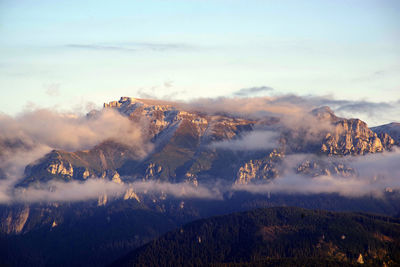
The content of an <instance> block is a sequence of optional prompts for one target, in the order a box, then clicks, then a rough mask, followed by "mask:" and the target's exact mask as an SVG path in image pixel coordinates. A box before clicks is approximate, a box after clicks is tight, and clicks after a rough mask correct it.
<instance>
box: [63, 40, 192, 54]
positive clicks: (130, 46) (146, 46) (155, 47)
mask: <svg viewBox="0 0 400 267" xmlns="http://www.w3.org/2000/svg"><path fill="white" fill-rule="evenodd" d="M65 47H67V48H71V49H86V50H103V51H121V52H139V51H156V52H165V51H185V50H193V49H195V48H197V47H195V46H193V45H189V44H182V43H140V42H138V43H135V42H131V43H129V42H127V43H98V44H67V45H65Z"/></svg>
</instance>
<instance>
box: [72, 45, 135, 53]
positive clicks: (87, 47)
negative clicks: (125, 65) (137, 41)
mask: <svg viewBox="0 0 400 267" xmlns="http://www.w3.org/2000/svg"><path fill="white" fill-rule="evenodd" d="M66 47H67V48H74V49H85V50H103V51H125V52H135V51H137V50H136V49H134V48H131V47H123V46H113V45H97V44H67V45H66Z"/></svg>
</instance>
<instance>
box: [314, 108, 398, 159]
mask: <svg viewBox="0 0 400 267" xmlns="http://www.w3.org/2000/svg"><path fill="white" fill-rule="evenodd" d="M311 114H313V115H314V116H315V117H316V118H317V120H318V121H320V122H321V123H326V122H330V124H331V126H332V127H330V130H328V131H326V132H325V133H324V131H323V130H322V132H321V134H323V138H322V140H321V145H320V146H319V148H320V152H322V153H324V154H327V155H342V156H343V155H364V154H367V153H376V152H382V151H385V150H391V148H392V146H393V145H394V143H395V142H394V140H393V139H392V138H391V137H390V136H389V135H388V134H387V133H386V132H383V131H381V132H379V133H378V134H377V133H375V132H373V131H371V130H370V129H369V128H368V126H367V124H366V123H365V122H363V121H361V120H359V119H344V118H339V117H337V116H336V115H335V114H334V113H333V111H332V110H331V109H330V108H329V107H321V108H317V109H314V110H313V111H311ZM317 142H318V141H317ZM315 152H317V151H315Z"/></svg>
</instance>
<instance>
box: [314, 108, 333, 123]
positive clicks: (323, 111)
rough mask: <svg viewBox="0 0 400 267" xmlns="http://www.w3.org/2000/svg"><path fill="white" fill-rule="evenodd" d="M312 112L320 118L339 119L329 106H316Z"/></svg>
mask: <svg viewBox="0 0 400 267" xmlns="http://www.w3.org/2000/svg"><path fill="white" fill-rule="evenodd" d="M311 114H313V115H314V116H316V117H318V118H319V119H329V120H332V121H333V120H336V119H338V117H337V116H336V115H335V113H334V112H333V110H332V109H331V108H330V107H328V106H322V107H319V108H315V109H313V110H312V111H311Z"/></svg>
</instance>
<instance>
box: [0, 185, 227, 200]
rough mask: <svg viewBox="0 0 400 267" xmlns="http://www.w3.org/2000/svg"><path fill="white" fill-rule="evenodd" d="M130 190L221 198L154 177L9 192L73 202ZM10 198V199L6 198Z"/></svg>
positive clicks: (19, 196) (18, 197)
mask: <svg viewBox="0 0 400 267" xmlns="http://www.w3.org/2000/svg"><path fill="white" fill-rule="evenodd" d="M127 190H133V191H134V192H135V193H136V194H139V195H140V194H156V195H164V196H165V195H166V196H172V197H176V198H202V199H221V198H222V195H221V192H220V191H218V189H217V188H214V189H212V188H207V187H203V186H199V187H195V186H193V185H191V184H188V183H166V182H156V181H146V182H133V183H127V184H119V183H115V182H112V181H108V180H104V179H89V180H88V181H85V182H78V181H72V182H68V183H65V182H54V181H52V182H49V183H46V184H41V185H39V186H36V187H29V188H18V189H16V190H15V191H14V192H13V196H12V201H14V202H29V203H34V202H75V201H85V200H92V199H98V198H99V197H100V196H103V195H107V198H109V199H112V198H118V197H119V198H121V197H123V195H124V194H125V193H126V192H127ZM0 201H1V198H0ZM8 201H10V199H8Z"/></svg>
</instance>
